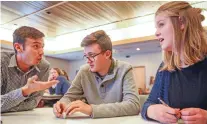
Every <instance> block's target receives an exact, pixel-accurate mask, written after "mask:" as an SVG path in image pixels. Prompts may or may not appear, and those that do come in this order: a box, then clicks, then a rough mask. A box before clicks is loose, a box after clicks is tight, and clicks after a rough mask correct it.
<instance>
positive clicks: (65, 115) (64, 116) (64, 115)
mask: <svg viewBox="0 0 207 124" xmlns="http://www.w3.org/2000/svg"><path fill="white" fill-rule="evenodd" d="M81 101H82V102H84V103H86V100H85V99H82V100H81ZM66 117H67V114H66V112H63V118H64V119H66Z"/></svg>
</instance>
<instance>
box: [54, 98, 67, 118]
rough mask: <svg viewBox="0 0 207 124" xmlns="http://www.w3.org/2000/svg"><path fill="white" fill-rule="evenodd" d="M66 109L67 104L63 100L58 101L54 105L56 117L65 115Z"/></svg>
mask: <svg viewBox="0 0 207 124" xmlns="http://www.w3.org/2000/svg"><path fill="white" fill-rule="evenodd" d="M65 109H66V104H65V103H62V102H59V101H58V102H57V103H55V104H54V105H53V113H54V114H55V116H56V117H58V118H60V117H63V116H62V114H63V110H65Z"/></svg>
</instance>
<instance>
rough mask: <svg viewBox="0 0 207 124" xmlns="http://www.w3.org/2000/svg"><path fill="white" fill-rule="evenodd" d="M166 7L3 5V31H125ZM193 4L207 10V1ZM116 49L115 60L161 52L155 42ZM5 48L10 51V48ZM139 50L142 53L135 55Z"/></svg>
mask: <svg viewBox="0 0 207 124" xmlns="http://www.w3.org/2000/svg"><path fill="white" fill-rule="evenodd" d="M163 3H166V1H162V2H160V1H130V2H129V1H2V2H1V23H0V27H1V28H4V29H8V30H11V31H13V30H14V29H16V28H17V27H20V26H23V25H28V26H32V27H35V28H37V29H39V30H41V31H42V32H44V34H45V35H46V38H48V39H50V38H51V39H52V38H55V37H58V36H62V35H65V34H71V33H74V32H80V31H84V30H89V29H92V28H96V27H100V26H104V25H109V24H116V27H114V28H116V29H122V28H126V27H129V26H132V25H136V23H137V22H134V21H130V23H128V24H127V25H126V24H125V23H122V22H126V21H129V20H133V19H136V20H137V19H139V18H141V17H147V16H151V15H153V14H154V12H155V11H156V10H157V8H158V7H159V6H160V5H162V4H163ZM190 3H191V4H193V5H195V6H197V7H201V8H207V2H206V1H196V2H194V1H191V2H190ZM145 21H148V20H145ZM110 30H112V29H110ZM140 30H143V29H140ZM57 42H58V41H57ZM68 42H71V41H68ZM71 44H73V43H72V42H71ZM113 45H114V46H113V48H114V56H123V55H124V56H126V55H129V54H139V53H145V52H154V51H161V49H160V47H158V46H159V42H158V41H156V40H155V38H151V39H144V40H139V39H134V40H131V41H129V42H119V41H117V42H116V41H115V42H113ZM2 47H4V48H9V49H10V48H11V46H10V47H8V44H7V45H2ZM137 47H139V48H140V49H141V50H140V51H136V48H137ZM48 56H51V57H55V58H61V59H66V60H79V59H82V56H83V53H82V51H81V50H80V49H79V50H75V51H73V50H72V51H70V50H69V51H64V52H61V53H60V52H59V53H56V54H48Z"/></svg>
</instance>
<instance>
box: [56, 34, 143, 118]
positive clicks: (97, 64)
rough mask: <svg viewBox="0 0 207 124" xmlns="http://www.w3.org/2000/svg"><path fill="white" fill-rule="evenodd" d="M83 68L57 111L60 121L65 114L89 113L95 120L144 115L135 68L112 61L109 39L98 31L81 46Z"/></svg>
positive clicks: (57, 107)
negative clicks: (84, 60)
mask: <svg viewBox="0 0 207 124" xmlns="http://www.w3.org/2000/svg"><path fill="white" fill-rule="evenodd" d="M81 46H82V47H84V58H85V59H86V62H87V65H83V66H82V67H81V68H80V70H79V72H78V74H77V76H76V77H75V79H74V80H73V82H72V84H71V87H70V89H69V90H68V92H67V93H66V94H65V96H64V97H63V98H62V99H61V100H60V101H58V102H57V103H56V104H55V105H54V107H53V109H54V114H55V115H56V116H57V117H60V118H61V117H63V115H64V114H63V113H66V115H71V114H73V113H74V112H82V113H85V114H87V115H89V116H91V117H92V118H103V117H116V116H129V115H137V114H138V113H139V111H140V105H139V97H138V91H137V88H136V85H135V82H134V79H133V75H132V66H131V65H129V64H128V63H125V62H121V61H118V60H115V59H113V58H112V43H111V40H110V38H109V37H108V35H107V34H106V33H105V32H104V31H102V30H99V31H96V32H94V33H92V34H90V35H88V36H86V37H85V38H84V39H83V41H82V42H81Z"/></svg>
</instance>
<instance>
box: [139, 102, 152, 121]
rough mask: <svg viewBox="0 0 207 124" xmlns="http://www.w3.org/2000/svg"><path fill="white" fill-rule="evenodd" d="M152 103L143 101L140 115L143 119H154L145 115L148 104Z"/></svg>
mask: <svg viewBox="0 0 207 124" xmlns="http://www.w3.org/2000/svg"><path fill="white" fill-rule="evenodd" d="M151 105H154V104H153V103H145V104H144V106H143V108H142V112H141V115H142V117H143V118H144V119H145V120H149V121H155V120H154V119H151V118H149V117H148V116H147V109H148V107H149V106H151Z"/></svg>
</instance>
